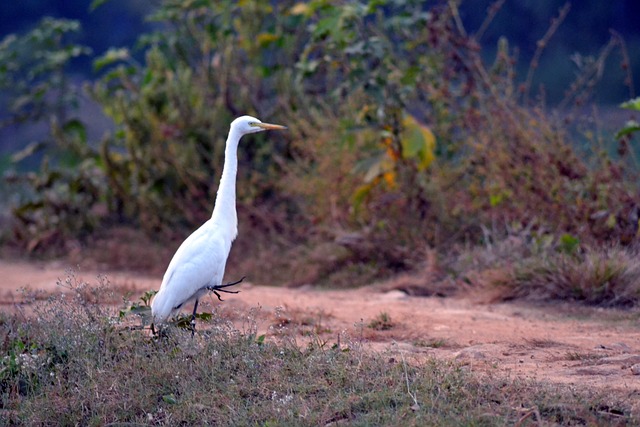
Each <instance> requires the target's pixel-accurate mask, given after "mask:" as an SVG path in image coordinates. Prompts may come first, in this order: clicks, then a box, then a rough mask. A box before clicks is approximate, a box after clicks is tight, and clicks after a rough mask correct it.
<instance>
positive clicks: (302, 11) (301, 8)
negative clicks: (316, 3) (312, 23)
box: [289, 3, 309, 15]
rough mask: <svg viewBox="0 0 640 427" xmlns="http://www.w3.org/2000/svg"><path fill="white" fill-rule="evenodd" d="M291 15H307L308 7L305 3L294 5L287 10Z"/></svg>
mask: <svg viewBox="0 0 640 427" xmlns="http://www.w3.org/2000/svg"><path fill="white" fill-rule="evenodd" d="M289 13H291V14H292V15H306V14H307V13H309V5H308V4H306V3H296V4H294V5H293V7H292V8H291V9H290V10H289Z"/></svg>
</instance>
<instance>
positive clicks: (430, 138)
mask: <svg viewBox="0 0 640 427" xmlns="http://www.w3.org/2000/svg"><path fill="white" fill-rule="evenodd" d="M402 124H403V126H404V131H403V132H402V135H401V138H402V139H401V143H402V156H403V157H404V158H405V159H416V160H417V161H418V167H419V169H422V170H424V169H426V168H428V167H429V165H431V163H432V162H433V160H434V159H435V149H436V137H435V136H434V135H433V132H431V129H429V128H428V127H426V126H424V125H422V124H420V123H418V121H417V120H416V119H415V118H414V117H413V116H411V115H409V114H407V115H406V116H405V118H404V120H403V123H402Z"/></svg>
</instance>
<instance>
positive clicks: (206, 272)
mask: <svg viewBox="0 0 640 427" xmlns="http://www.w3.org/2000/svg"><path fill="white" fill-rule="evenodd" d="M242 119H244V118H239V119H237V120H236V121H234V122H233V123H232V124H231V130H230V132H229V137H228V138H227V143H226V147H225V160H224V168H223V170H222V176H221V178H220V185H219V187H218V195H217V197H216V203H215V207H214V209H213V214H212V215H211V219H209V220H208V221H207V222H205V223H204V224H203V225H202V226H201V227H200V228H198V229H197V230H196V231H194V232H193V233H192V234H191V235H190V236H189V237H187V239H186V240H185V241H184V242H182V244H181V245H180V247H179V248H178V250H177V251H176V253H175V255H174V256H173V258H172V259H171V262H170V263H169V267H167V271H166V272H165V274H164V277H163V279H162V284H161V285H160V290H159V291H158V293H157V294H156V296H155V297H154V299H153V301H152V303H151V313H152V314H153V320H154V322H157V323H162V322H164V321H166V320H167V319H168V318H169V316H171V315H172V314H173V313H174V312H175V311H177V310H178V309H179V308H181V307H182V306H183V305H184V304H185V303H187V302H189V301H195V300H197V299H199V298H200V297H201V296H203V295H204V294H206V293H207V292H208V291H207V286H217V285H220V284H221V283H222V279H223V277H224V270H225V265H226V263H227V257H228V256H229V251H230V250H231V243H233V240H234V239H235V238H236V236H237V234H238V218H237V213H236V175H237V169H238V142H239V141H240V138H241V137H242V135H244V134H245V133H247V132H242V131H241V130H239V129H238V126H234V123H237V122H238V121H240V120H242ZM249 119H252V120H257V119H253V118H251V117H249ZM245 121H246V119H245Z"/></svg>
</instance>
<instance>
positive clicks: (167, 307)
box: [151, 218, 237, 323]
mask: <svg viewBox="0 0 640 427" xmlns="http://www.w3.org/2000/svg"><path fill="white" fill-rule="evenodd" d="M230 228H232V229H230ZM235 234H237V228H233V225H232V224H220V223H219V222H216V221H215V219H214V218H211V219H210V220H208V221H207V222H205V223H204V224H203V225H202V226H201V227H200V228H198V229H197V230H196V231H194V232H193V233H192V234H191V235H190V236H189V237H188V238H187V239H186V240H185V241H184V242H183V243H182V245H180V247H179V248H178V250H177V251H176V253H175V255H174V256H173V258H172V259H171V262H170V263H169V267H167V271H166V272H165V274H164V277H163V279H162V285H161V286H160V290H159V291H158V293H157V294H156V296H155V298H154V299H153V302H152V304H151V310H152V312H153V317H154V321H155V322H158V323H161V322H164V321H166V320H167V319H168V318H169V316H171V315H172V314H173V313H174V312H176V311H177V310H178V309H179V308H181V307H182V306H183V305H184V304H185V303H188V302H190V301H194V300H196V299H199V298H200V297H202V296H203V295H204V294H206V293H207V292H208V291H207V289H206V288H207V287H208V286H218V285H220V284H221V283H222V279H223V277H224V270H225V265H226V263H227V258H228V256H229V251H230V250H231V243H232V242H233V239H234V238H235Z"/></svg>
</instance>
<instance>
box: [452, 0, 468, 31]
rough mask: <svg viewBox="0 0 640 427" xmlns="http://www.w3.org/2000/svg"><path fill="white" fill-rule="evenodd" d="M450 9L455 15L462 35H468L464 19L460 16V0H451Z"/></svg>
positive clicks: (455, 20) (454, 17) (454, 18)
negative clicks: (463, 22)
mask: <svg viewBox="0 0 640 427" xmlns="http://www.w3.org/2000/svg"><path fill="white" fill-rule="evenodd" d="M449 9H451V14H452V15H453V20H454V22H455V23H456V27H457V28H458V31H459V32H460V34H462V36H464V37H466V36H467V31H466V30H465V29H464V25H463V24H462V19H461V18H460V12H459V11H458V1H457V0H449Z"/></svg>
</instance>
